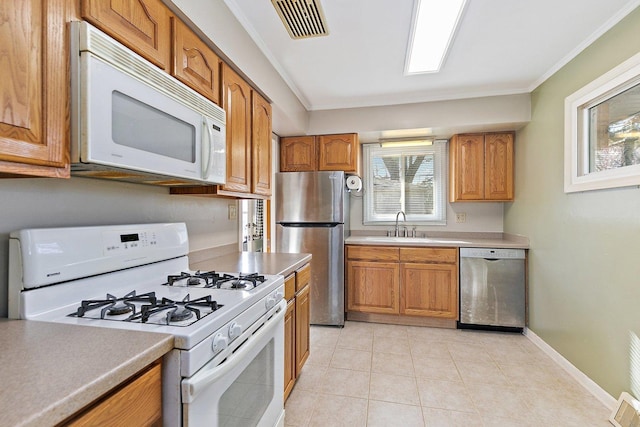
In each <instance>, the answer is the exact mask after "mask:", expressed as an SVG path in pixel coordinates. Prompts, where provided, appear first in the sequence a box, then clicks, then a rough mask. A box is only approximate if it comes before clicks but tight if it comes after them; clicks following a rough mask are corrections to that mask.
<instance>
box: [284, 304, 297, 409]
mask: <svg viewBox="0 0 640 427" xmlns="http://www.w3.org/2000/svg"><path fill="white" fill-rule="evenodd" d="M295 338H296V301H295V299H292V300H291V301H289V302H288V303H287V312H286V313H285V315H284V398H285V400H286V398H287V397H288V396H289V394H290V393H291V390H293V385H294V384H295V382H296V340H295Z"/></svg>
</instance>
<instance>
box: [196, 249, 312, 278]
mask: <svg viewBox="0 0 640 427" xmlns="http://www.w3.org/2000/svg"><path fill="white" fill-rule="evenodd" d="M310 261H312V255H311V254H308V253H284V252H234V253H229V254H226V255H222V256H218V257H214V258H209V259H207V260H202V261H199V262H195V263H191V265H190V266H189V267H190V268H191V269H193V270H203V271H204V270H216V271H227V272H236V273H237V272H243V273H253V272H257V273H259V274H277V275H282V276H288V275H289V274H291V273H293V272H294V271H296V270H297V269H299V268H300V267H302V266H303V265H305V264H307V263H309V262H310Z"/></svg>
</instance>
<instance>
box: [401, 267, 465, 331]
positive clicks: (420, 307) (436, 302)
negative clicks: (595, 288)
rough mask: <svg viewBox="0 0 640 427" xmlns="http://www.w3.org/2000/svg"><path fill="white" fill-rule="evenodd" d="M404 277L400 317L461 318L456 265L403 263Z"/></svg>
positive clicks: (402, 273)
mask: <svg viewBox="0 0 640 427" xmlns="http://www.w3.org/2000/svg"><path fill="white" fill-rule="evenodd" d="M400 274H401V275H402V287H401V298H400V314H407V315H413V316H429V317H439V318H443V319H457V317H458V268H457V266H456V265H452V264H410V263H402V264H401V267H400Z"/></svg>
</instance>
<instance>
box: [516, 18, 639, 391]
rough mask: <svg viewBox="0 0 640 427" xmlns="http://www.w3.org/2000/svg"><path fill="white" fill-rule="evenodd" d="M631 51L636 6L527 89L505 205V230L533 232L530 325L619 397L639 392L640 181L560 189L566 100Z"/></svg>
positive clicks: (636, 32)
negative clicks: (511, 195)
mask: <svg viewBox="0 0 640 427" xmlns="http://www.w3.org/2000/svg"><path fill="white" fill-rule="evenodd" d="M638 51H640V9H636V10H635V11H634V12H632V13H631V14H630V15H629V16H628V17H627V18H625V19H624V20H623V21H621V22H620V23H619V24H618V25H616V26H615V27H614V28H612V29H611V30H610V31H609V32H607V33H606V34H605V35H604V36H603V37H601V38H600V39H598V40H597V41H596V42H595V43H593V44H592V45H591V46H589V47H588V48H587V49H586V50H585V51H583V52H582V53H581V54H580V55H579V56H578V57H576V58H575V59H574V60H572V61H571V62H570V63H569V64H567V65H566V66H565V67H563V68H562V69H561V70H560V71H558V72H557V73H556V74H554V75H553V76H552V77H551V78H550V79H548V80H547V81H546V82H544V83H543V84H542V85H541V86H540V87H538V88H537V89H536V90H535V91H534V92H533V93H532V100H531V102H532V107H531V109H532V120H531V122H530V123H529V124H528V125H527V126H525V127H524V128H523V129H522V130H521V131H519V132H518V133H517V136H516V140H517V142H516V185H515V188H516V201H515V202H514V203H512V204H507V205H505V226H504V227H505V231H507V232H511V233H518V234H524V235H527V236H529V238H530V242H531V251H530V258H529V260H530V261H529V262H530V264H529V267H530V270H529V295H530V302H529V306H530V329H531V330H532V331H533V332H535V333H536V334H537V335H538V336H540V337H541V338H542V339H543V340H544V341H546V342H547V343H548V344H550V345H551V346H553V347H554V348H555V349H556V350H557V351H558V352H559V353H561V354H562V355H563V356H564V357H565V358H567V359H568V360H569V361H570V362H571V363H573V364H574V365H575V366H576V367H577V368H579V369H580V370H582V371H583V372H584V373H585V374H587V375H588V376H589V377H590V378H591V379H593V380H594V381H595V382H596V383H598V384H599V385H600V386H601V387H602V388H604V389H605V390H606V391H607V392H609V393H610V394H611V395H613V396H614V397H616V398H617V397H618V395H619V393H620V392H621V391H623V390H627V391H629V390H631V389H632V388H633V391H634V393H635V395H636V397H640V396H639V395H640V384H638V383H637V382H636V383H635V385H634V386H633V387H632V386H631V378H630V377H631V374H630V371H631V370H632V369H633V368H632V366H634V367H635V370H636V374H635V375H637V373H640V372H639V371H640V348H638V347H637V343H638V340H637V337H638V336H640V189H638V188H637V187H631V188H623V189H614V190H602V191H590V192H585V193H573V194H565V193H564V192H563V143H564V139H563V138H564V136H563V131H564V112H563V108H564V99H565V97H567V96H568V95H570V94H571V93H573V92H574V91H576V90H577V89H579V88H581V87H582V86H584V85H585V84H587V83H589V82H590V81H592V80H593V79H595V78H597V77H598V76H600V75H601V74H603V73H604V72H606V71H608V70H610V69H611V68H613V67H614V66H616V65H618V64H619V63H621V62H623V61H624V60H626V59H627V58H629V57H631V56H632V55H634V54H636V53H637V52H638ZM633 336H635V338H633V340H635V343H636V344H635V345H636V348H635V350H634V351H635V352H636V353H635V356H630V354H631V351H632V349H630V342H631V341H632V338H631V337H633ZM636 381H640V378H637V377H636Z"/></svg>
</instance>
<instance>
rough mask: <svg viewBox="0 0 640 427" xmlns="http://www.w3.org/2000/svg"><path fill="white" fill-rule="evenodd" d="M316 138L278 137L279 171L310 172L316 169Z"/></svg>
mask: <svg viewBox="0 0 640 427" xmlns="http://www.w3.org/2000/svg"><path fill="white" fill-rule="evenodd" d="M317 164H318V158H317V156H316V138H315V137H314V136H291V137H286V138H281V139H280V171H281V172H312V171H315V170H316V165H317Z"/></svg>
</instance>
